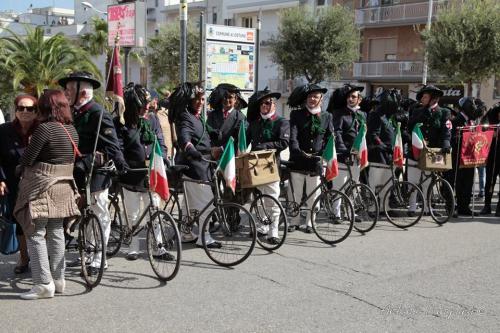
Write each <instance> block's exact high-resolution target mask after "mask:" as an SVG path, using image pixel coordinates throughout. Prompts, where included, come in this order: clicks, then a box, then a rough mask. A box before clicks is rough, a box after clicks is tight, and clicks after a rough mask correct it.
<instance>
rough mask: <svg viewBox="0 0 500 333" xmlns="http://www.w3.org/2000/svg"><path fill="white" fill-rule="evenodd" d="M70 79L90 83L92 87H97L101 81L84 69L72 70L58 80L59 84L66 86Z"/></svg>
mask: <svg viewBox="0 0 500 333" xmlns="http://www.w3.org/2000/svg"><path fill="white" fill-rule="evenodd" d="M71 81H85V82H89V83H90V84H92V88H94V89H99V87H100V86H101V83H100V82H99V81H97V80H96V79H95V78H94V76H93V75H92V74H91V73H89V72H85V71H80V72H73V73H71V74H69V75H68V76H67V77H64V78H62V79H60V80H59V81H58V83H59V85H60V86H61V87H63V88H66V84H67V83H68V82H71Z"/></svg>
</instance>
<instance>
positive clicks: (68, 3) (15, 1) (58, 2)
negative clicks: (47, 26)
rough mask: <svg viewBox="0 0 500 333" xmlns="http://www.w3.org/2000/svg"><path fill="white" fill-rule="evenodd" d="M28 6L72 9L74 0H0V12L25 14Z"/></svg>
mask: <svg viewBox="0 0 500 333" xmlns="http://www.w3.org/2000/svg"><path fill="white" fill-rule="evenodd" d="M30 4H33V7H47V6H55V7H61V8H70V9H73V7H74V5H75V1H74V0H0V10H14V11H16V12H25V11H26V10H27V9H28V7H29V6H30Z"/></svg>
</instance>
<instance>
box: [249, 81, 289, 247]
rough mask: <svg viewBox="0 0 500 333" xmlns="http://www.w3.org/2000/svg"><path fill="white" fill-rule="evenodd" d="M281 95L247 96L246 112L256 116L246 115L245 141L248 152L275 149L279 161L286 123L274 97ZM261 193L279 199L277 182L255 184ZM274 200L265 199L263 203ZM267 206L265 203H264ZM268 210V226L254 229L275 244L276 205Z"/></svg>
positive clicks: (285, 139) (286, 135)
mask: <svg viewBox="0 0 500 333" xmlns="http://www.w3.org/2000/svg"><path fill="white" fill-rule="evenodd" d="M280 97H281V94H280V93H276V92H274V93H273V92H270V91H269V90H267V89H265V90H261V91H258V92H256V93H255V94H253V95H252V96H251V97H250V99H249V107H248V113H249V115H250V114H251V113H257V112H256V111H257V110H258V116H257V115H256V116H257V117H250V119H251V121H250V124H249V126H248V129H247V138H248V144H250V145H251V146H252V151H255V150H263V149H274V150H276V158H277V160H278V164H279V157H280V153H281V152H282V151H283V150H285V149H286V148H287V147H288V142H289V139H290V123H289V122H288V120H286V119H285V118H284V117H280V116H278V115H277V114H276V100H277V99H279V98H280ZM257 188H258V189H259V190H260V191H261V192H262V193H264V194H269V195H270V196H272V197H274V198H275V199H276V200H279V195H280V182H279V181H276V182H274V183H271V184H266V185H261V186H258V187H257ZM269 204H274V202H265V205H266V206H268V205H269ZM268 207H269V206H268ZM270 208H271V211H272V221H273V222H272V223H271V224H270V225H269V226H268V225H258V226H257V232H260V233H262V234H267V241H268V242H269V243H270V244H273V245H277V244H279V243H280V242H281V240H280V239H279V235H278V225H279V218H280V216H279V215H280V210H279V207H277V206H273V207H270Z"/></svg>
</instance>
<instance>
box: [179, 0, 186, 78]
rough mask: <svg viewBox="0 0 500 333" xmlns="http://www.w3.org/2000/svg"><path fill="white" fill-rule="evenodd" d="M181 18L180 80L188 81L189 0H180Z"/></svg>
mask: <svg viewBox="0 0 500 333" xmlns="http://www.w3.org/2000/svg"><path fill="white" fill-rule="evenodd" d="M179 20H180V24H181V45H180V50H181V52H180V57H181V59H180V64H181V66H180V81H181V83H183V82H186V81H187V20H188V5H187V0H181V1H180V7H179Z"/></svg>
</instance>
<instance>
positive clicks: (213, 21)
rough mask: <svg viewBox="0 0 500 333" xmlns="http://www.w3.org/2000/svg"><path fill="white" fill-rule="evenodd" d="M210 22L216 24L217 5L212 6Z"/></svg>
mask: <svg viewBox="0 0 500 333" xmlns="http://www.w3.org/2000/svg"><path fill="white" fill-rule="evenodd" d="M212 24H217V7H212Z"/></svg>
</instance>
